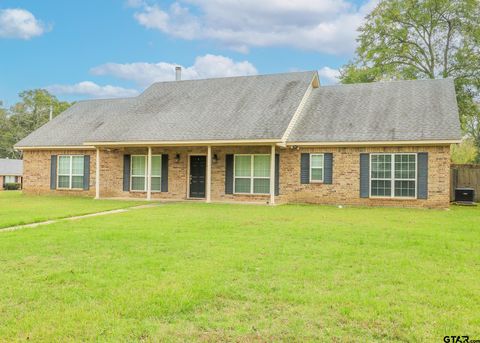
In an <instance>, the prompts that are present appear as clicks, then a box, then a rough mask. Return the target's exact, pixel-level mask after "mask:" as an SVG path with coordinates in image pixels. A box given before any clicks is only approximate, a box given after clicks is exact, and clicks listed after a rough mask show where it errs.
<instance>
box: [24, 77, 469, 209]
mask: <svg viewBox="0 0 480 343" xmlns="http://www.w3.org/2000/svg"><path fill="white" fill-rule="evenodd" d="M459 127H460V125H459V119H458V109H457V103H456V98H455V89H454V85H453V81H452V80H450V79H445V80H423V81H398V82H379V83H370V84H354V85H338V86H320V84H319V79H318V75H317V73H316V72H297V73H286V74H277V75H264V76H247V77H230V78H219V79H209V80H194V81H175V82H160V83H155V84H153V85H152V86H151V87H149V88H148V89H147V90H145V91H144V92H143V93H142V94H141V95H139V96H138V97H135V98H128V99H112V100H89V101H80V102H78V103H76V104H75V105H74V106H72V107H71V108H69V109H68V110H67V111H65V112H64V113H62V114H61V115H60V116H58V117H56V118H55V119H53V120H52V121H50V122H48V123H47V124H45V125H44V126H43V127H41V128H40V129H38V130H37V131H35V132H33V133H32V134H31V135H29V136H28V137H26V138H25V139H23V140H22V141H20V142H19V143H18V144H17V145H16V148H17V149H20V150H22V151H23V156H24V163H25V181H24V191H25V192H28V193H51V192H54V193H64V194H83V195H90V196H95V197H96V198H102V197H123V198H146V199H171V200H183V199H204V200H205V201H207V202H210V201H245V202H248V201H251V202H264V203H266V202H268V203H270V204H273V203H286V202H298V203H304V202H309V203H318V204H353V205H381V206H384V205H392V206H422V207H447V206H448V205H449V186H450V144H452V143H457V142H459V140H460V136H461V135H460V128H459Z"/></svg>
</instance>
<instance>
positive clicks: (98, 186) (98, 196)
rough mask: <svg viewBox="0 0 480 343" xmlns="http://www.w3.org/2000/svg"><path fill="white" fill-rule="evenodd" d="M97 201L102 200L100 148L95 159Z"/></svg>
mask: <svg viewBox="0 0 480 343" xmlns="http://www.w3.org/2000/svg"><path fill="white" fill-rule="evenodd" d="M95 199H100V148H98V147H97V157H96V158H95Z"/></svg>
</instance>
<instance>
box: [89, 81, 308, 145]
mask: <svg viewBox="0 0 480 343" xmlns="http://www.w3.org/2000/svg"><path fill="white" fill-rule="evenodd" d="M314 75H315V72H300V73H288V74H276V75H262V76H247V77H229V78H220V79H208V80H194V81H180V82H160V83H155V84H153V85H152V86H151V87H150V88H148V89H147V90H146V91H145V92H144V93H143V94H141V95H140V96H139V97H138V101H137V102H136V103H135V105H134V106H133V107H132V108H130V110H129V111H128V112H127V113H126V114H124V115H122V116H118V117H117V118H116V120H111V121H109V122H108V123H105V124H104V125H103V126H102V127H100V128H99V129H98V130H96V131H95V132H93V133H92V134H91V135H90V137H89V140H90V141H95V142H98V141H202V140H237V139H238V140H250V139H280V138H281V137H282V135H283V133H284V132H285V130H286V129H287V127H288V124H289V123H290V120H291V118H292V116H293V114H294V113H295V110H296V109H297V107H298V105H299V103H300V101H301V99H302V98H303V96H304V95H305V92H306V91H307V88H308V86H309V84H310V83H311V81H312V79H313V77H314Z"/></svg>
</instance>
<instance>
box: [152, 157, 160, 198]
mask: <svg viewBox="0 0 480 343" xmlns="http://www.w3.org/2000/svg"><path fill="white" fill-rule="evenodd" d="M161 191H162V155H156V156H152V192H161Z"/></svg>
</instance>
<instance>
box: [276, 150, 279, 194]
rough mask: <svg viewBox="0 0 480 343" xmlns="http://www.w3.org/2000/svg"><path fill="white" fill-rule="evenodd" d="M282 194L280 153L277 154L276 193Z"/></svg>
mask: <svg viewBox="0 0 480 343" xmlns="http://www.w3.org/2000/svg"><path fill="white" fill-rule="evenodd" d="M279 194H280V155H279V154H275V195H279Z"/></svg>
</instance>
